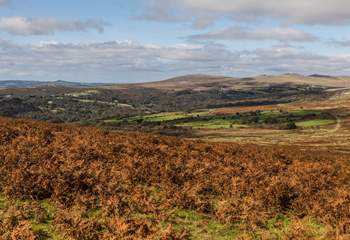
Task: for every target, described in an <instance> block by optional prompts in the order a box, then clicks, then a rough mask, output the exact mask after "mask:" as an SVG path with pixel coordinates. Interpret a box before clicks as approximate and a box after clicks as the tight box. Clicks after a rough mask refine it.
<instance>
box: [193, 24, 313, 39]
mask: <svg viewBox="0 0 350 240" xmlns="http://www.w3.org/2000/svg"><path fill="white" fill-rule="evenodd" d="M189 39H191V40H231V41H234V40H255V41H261V40H275V41H281V42H290V41H295V42H310V41H316V40H317V37H315V36H313V35H312V34H309V33H306V32H303V31H300V30H296V29H292V28H268V29H255V30H246V29H242V28H239V27H231V28H227V29H224V30H221V31H215V32H208V33H204V34H197V35H192V36H190V37H189Z"/></svg>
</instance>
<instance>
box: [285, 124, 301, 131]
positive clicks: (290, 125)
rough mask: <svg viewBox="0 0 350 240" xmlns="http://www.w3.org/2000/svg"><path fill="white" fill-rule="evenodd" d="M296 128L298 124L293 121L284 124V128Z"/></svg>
mask: <svg viewBox="0 0 350 240" xmlns="http://www.w3.org/2000/svg"><path fill="white" fill-rule="evenodd" d="M297 128H298V126H297V125H296V124H295V122H289V123H287V125H286V129H287V130H294V129H297Z"/></svg>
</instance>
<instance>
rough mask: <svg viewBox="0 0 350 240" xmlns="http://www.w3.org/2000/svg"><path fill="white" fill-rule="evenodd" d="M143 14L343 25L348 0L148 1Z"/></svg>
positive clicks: (191, 19) (349, 5) (347, 15)
mask: <svg viewBox="0 0 350 240" xmlns="http://www.w3.org/2000/svg"><path fill="white" fill-rule="evenodd" d="M159 13H161V14H159ZM145 15H146V16H147V18H148V19H154V20H158V21H162V20H171V19H172V18H173V17H175V16H176V19H177V20H183V21H185V20H186V21H188V22H192V23H193V24H199V23H201V22H206V23H205V24H203V26H207V25H208V24H210V22H214V21H215V19H219V18H223V17H226V18H230V19H234V20H238V21H243V22H247V21H255V20H259V19H273V20H278V21H282V22H284V23H289V24H306V25H314V24H319V25H345V24H347V23H349V22H350V1H348V0H333V1H325V0H307V1H305V0H283V1H282V0H265V1H261V0H149V1H147V2H146V9H145ZM164 16H166V19H165V18H164ZM207 16H210V17H211V19H208V18H207ZM199 25H200V24H199Z"/></svg>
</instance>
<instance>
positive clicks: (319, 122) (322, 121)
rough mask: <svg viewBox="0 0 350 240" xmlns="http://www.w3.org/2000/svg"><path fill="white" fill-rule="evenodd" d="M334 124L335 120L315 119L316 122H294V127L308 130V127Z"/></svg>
mask: <svg viewBox="0 0 350 240" xmlns="http://www.w3.org/2000/svg"><path fill="white" fill-rule="evenodd" d="M335 123H336V121H335V120H328V119H316V120H309V121H301V122H296V125H297V126H298V127H302V128H309V127H318V126H325V125H330V124H335Z"/></svg>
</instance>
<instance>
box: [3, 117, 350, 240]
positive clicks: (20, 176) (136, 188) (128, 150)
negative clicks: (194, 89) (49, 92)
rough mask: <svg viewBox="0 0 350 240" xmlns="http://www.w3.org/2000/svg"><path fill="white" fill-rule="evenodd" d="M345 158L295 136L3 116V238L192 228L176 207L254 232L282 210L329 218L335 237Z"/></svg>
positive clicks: (342, 224)
mask: <svg viewBox="0 0 350 240" xmlns="http://www.w3.org/2000/svg"><path fill="white" fill-rule="evenodd" d="M348 160H349V156H348V155H345V154H336V153H328V152H317V151H311V150H309V151H303V150H301V149H298V148H297V147H294V146H291V147H277V146H271V147H262V146H256V145H244V146H240V145H238V144H232V143H230V144H228V143H227V144H226V143H220V144H219V143H218V144H214V143H210V144H209V143H203V142H194V141H185V140H181V139H178V138H171V137H162V136H158V135H148V134H138V133H121V132H108V131H105V130H99V129H95V128H82V127H77V126H64V125H53V124H47V123H41V122H34V121H27V120H10V119H1V120H0V192H1V193H2V194H3V196H2V197H3V199H6V201H7V202H8V204H0V226H1V228H0V229H1V230H0V236H1V237H0V238H1V239H39V238H38V236H39V237H41V238H40V239H45V236H47V239H55V238H57V239H60V238H59V237H62V238H64V239H187V238H192V237H193V236H192V237H191V234H193V231H192V232H191V229H188V228H186V227H184V228H182V227H181V226H180V227H179V222H177V220H176V219H181V216H179V214H178V211H179V210H181V209H182V210H183V211H191V212H194V213H195V214H199V216H206V217H209V218H210V219H211V220H210V221H215V224H216V225H215V226H216V227H217V228H219V227H220V226H234V227H235V228H238V229H239V232H241V233H247V232H255V233H259V229H261V228H264V226H265V225H266V222H268V221H269V220H270V219H274V218H275V217H276V216H279V215H284V216H287V217H288V218H290V219H296V221H297V222H298V221H299V222H300V221H302V220H303V219H305V217H308V218H312V219H314V220H315V221H317V222H318V223H319V224H321V225H323V226H326V227H327V229H328V230H327V233H326V235H327V237H328V239H329V238H330V239H332V238H335V236H337V237H339V238H340V237H342V236H347V235H346V234H350V192H349V190H348V189H350V163H349V161H348ZM0 203H1V199H0ZM2 205H3V206H2ZM6 205H7V206H6ZM1 206H2V207H1ZM195 219H197V220H196V221H201V218H199V217H198V218H194V220H195ZM210 221H209V220H208V221H204V220H203V222H206V223H207V224H208V222H210ZM212 225H213V224H212ZM292 226H293V227H294V226H296V223H294V225H292ZM208 229H210V228H209V227H208ZM220 229H221V227H220ZM222 229H224V228H223V227H222ZM300 229H302V230H303V231H304V230H305V229H307V228H306V227H304V228H300ZM192 230H193V229H192ZM296 231H297V230H295V229H294V228H293V233H290V234H292V235H285V236H284V237H285V238H286V239H287V238H288V236H289V237H290V236H299V235H300V234H299V235H298V233H297V232H296ZM237 234H238V235H239V233H237ZM293 234H294V235H293ZM248 235H249V234H248ZM13 236H15V237H13ZM54 236H55V237H54ZM242 236H243V237H242V238H241V239H244V234H243V235H242ZM208 239H209V238H208ZM267 239H268V238H267ZM307 239H313V238H312V237H310V238H307ZM315 239H316V238H315ZM325 239H327V238H325ZM344 239H346V238H345V237H344Z"/></svg>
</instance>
